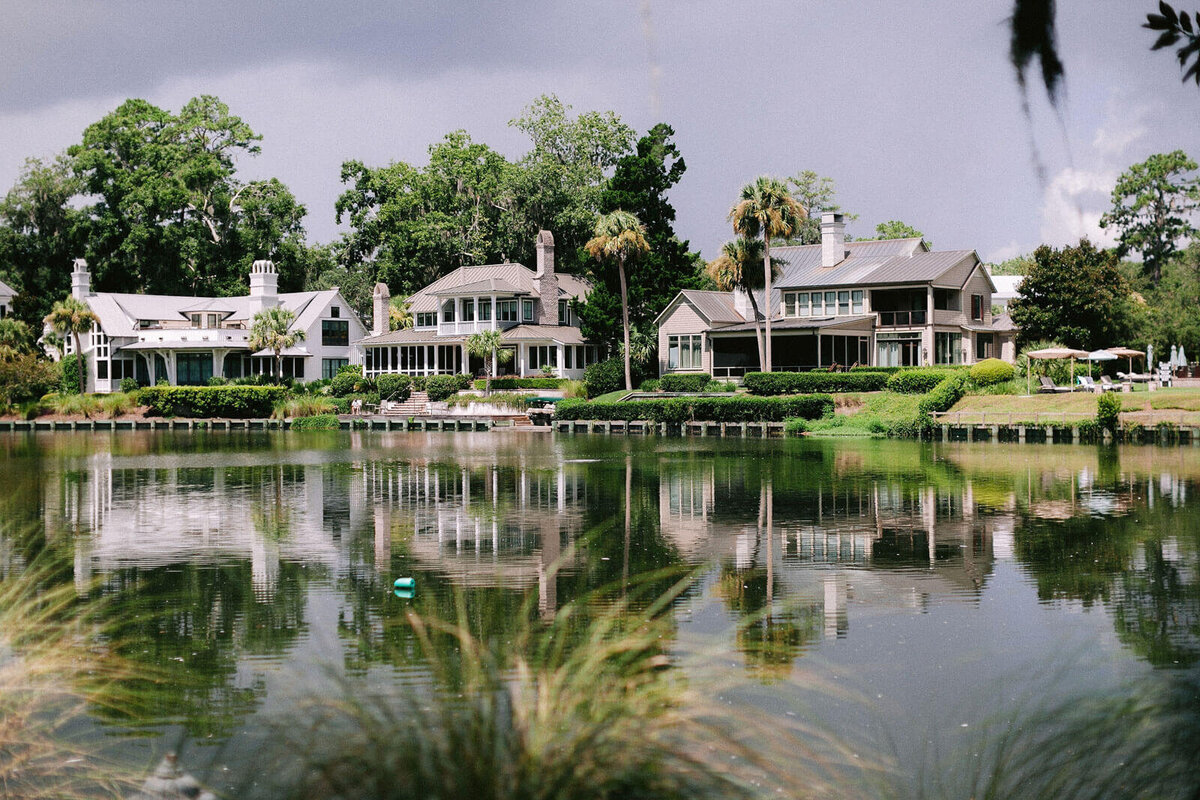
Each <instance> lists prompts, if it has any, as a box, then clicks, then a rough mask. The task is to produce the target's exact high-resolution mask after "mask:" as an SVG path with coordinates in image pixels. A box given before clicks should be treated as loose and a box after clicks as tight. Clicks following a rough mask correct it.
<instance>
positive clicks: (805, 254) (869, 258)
mask: <svg viewBox="0 0 1200 800" xmlns="http://www.w3.org/2000/svg"><path fill="white" fill-rule="evenodd" d="M845 247H846V257H845V258H843V259H842V260H841V261H839V262H838V263H837V264H835V265H834V266H832V267H823V266H821V245H819V244H810V245H801V246H799V247H777V248H773V249H772V250H771V253H772V255H773V256H776V257H778V258H779V259H780V260H781V261H783V262H784V267H783V275H782V276H781V277H780V278H779V280H777V281H775V282H774V285H775V286H778V287H779V288H780V289H800V288H809V287H811V288H824V287H837V286H859V285H876V286H878V285H886V284H902V283H931V284H934V285H938V286H947V287H950V286H962V285H963V284H964V283H965V282H966V280H967V278H968V277H970V274H971V271H972V270H973V269H974V268H975V265H976V264H978V263H979V258H978V256H976V255H975V251H974V250H942V251H935V252H931V251H930V250H929V249H928V248H927V247H926V246H925V243H924V242H923V241H922V240H920V239H884V240H880V241H871V242H847V243H846V245H845ZM760 297H761V295H760Z"/></svg>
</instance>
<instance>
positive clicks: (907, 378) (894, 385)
mask: <svg viewBox="0 0 1200 800" xmlns="http://www.w3.org/2000/svg"><path fill="white" fill-rule="evenodd" d="M945 379H946V370H944V369H934V368H931V367H924V368H921V369H906V370H903V371H901V372H897V373H895V374H893V375H892V376H891V377H890V378H888V381H887V387H886V388H887V390H888V391H889V392H896V393H897V394H925V393H926V392H931V391H933V388H934V387H935V386H937V385H938V384H939V383H941V382H942V381H944V380H945Z"/></svg>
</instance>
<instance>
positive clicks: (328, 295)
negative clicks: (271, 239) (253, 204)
mask: <svg viewBox="0 0 1200 800" xmlns="http://www.w3.org/2000/svg"><path fill="white" fill-rule="evenodd" d="M278 286H279V276H278V274H277V273H276V272H275V265H274V264H272V263H271V262H270V261H255V262H254V266H253V267H252V268H251V272H250V293H249V294H248V295H243V296H241V297H177V296H172V295H151V294H122V293H118V292H93V291H92V290H91V273H90V272H89V271H88V267H87V262H86V261H84V260H83V259H82V258H79V259H76V260H75V265H74V268H73V271H72V272H71V294H72V296H74V297H75V298H77V299H79V300H82V301H83V302H84V303H86V304H87V305H88V307H89V308H91V310H92V311H93V312H94V313H95V314H96V316H98V317H99V318H100V324H99V325H97V326H94V327H93V329H92V332H91V334H90V335H87V336H82V337H81V340H82V346H83V352H84V355H85V356H86V358H87V365H88V370H87V379H88V391H90V392H113V391H117V390H119V389H120V388H121V380H122V379H124V378H135V379H137V381H138V382H139V383H141V384H143V385H147V384H153V383H157V382H158V381H159V380H160V379H163V380H166V381H167V382H168V383H170V384H171V385H203V384H206V383H208V381H209V379H210V378H212V377H213V376H214V375H215V376H220V377H225V378H241V377H244V376H249V375H257V374H260V373H267V374H273V373H274V371H275V354H274V353H273V352H271V351H268V350H260V351H258V352H254V351H252V350H251V349H250V325H251V321H252V320H253V318H254V315H255V314H257V313H258V312H259V311H262V310H263V309H266V308H271V307H274V306H282V307H283V308H286V309H289V310H291V311H292V312H293V313H294V314H295V315H296V319H295V321H294V322H293V323H292V329H293V330H296V329H298V330H302V331H304V334H305V336H304V339H303V341H301V342H300V343H299V344H297V345H296V346H295V347H293V348H290V349H289V350H286V351H285V352H284V353H283V356H284V358H283V374H284V377H288V378H295V379H296V380H301V381H311V380H317V379H319V378H329V377H333V375H334V374H335V373H336V372H337V370H338V368H339V367H341V366H343V365H345V364H348V363H350V361H351V359H352V357H353V356H354V353H355V347H354V346H355V345H356V344H357V343H358V340H359V339H361V338H362V337H363V335H364V334H365V333H366V331H365V330H364V328H363V325H362V323H361V322H359V321H358V318H357V317H356V316H355V314H354V313H353V312H352V311H351V310H350V304H349V303H347V302H346V300H345V298H343V297H342V296H341V293H340V292H338V290H337V289H329V290H326V291H320V292H289V293H284V294H280V293H279V291H278ZM64 350H65V353H66V354H70V353H71V352H73V350H74V341H73V337H67V340H66V341H65V342H64ZM50 354H51V355H52V356H57V355H58V351H57V350H54V349H53V348H51V350H50Z"/></svg>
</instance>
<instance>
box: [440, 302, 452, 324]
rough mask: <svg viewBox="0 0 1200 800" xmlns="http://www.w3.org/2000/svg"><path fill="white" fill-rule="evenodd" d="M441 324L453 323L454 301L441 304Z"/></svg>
mask: <svg viewBox="0 0 1200 800" xmlns="http://www.w3.org/2000/svg"><path fill="white" fill-rule="evenodd" d="M442 322H454V301H453V300H447V301H446V302H444V303H442Z"/></svg>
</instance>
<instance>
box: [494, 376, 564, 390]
mask: <svg viewBox="0 0 1200 800" xmlns="http://www.w3.org/2000/svg"><path fill="white" fill-rule="evenodd" d="M566 382H567V379H566V378H492V389H494V390H496V391H501V392H511V391H513V390H514V389H561V388H562V385H563V384H564V383H566ZM474 385H475V388H476V389H486V388H487V385H486V382H485V381H475V384H474Z"/></svg>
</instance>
